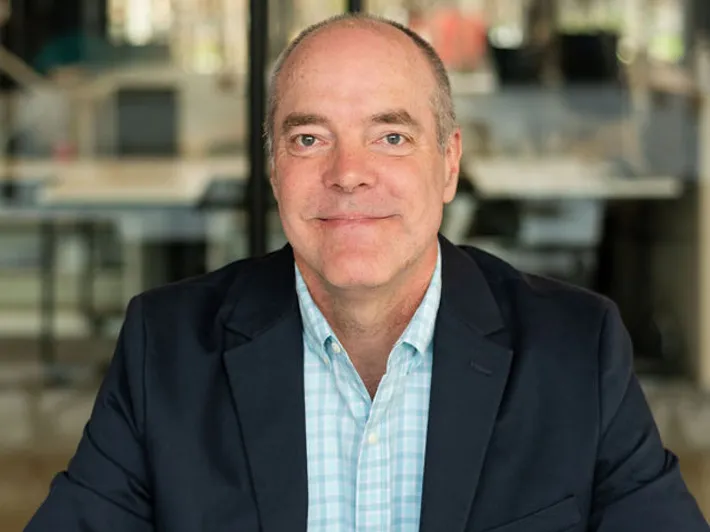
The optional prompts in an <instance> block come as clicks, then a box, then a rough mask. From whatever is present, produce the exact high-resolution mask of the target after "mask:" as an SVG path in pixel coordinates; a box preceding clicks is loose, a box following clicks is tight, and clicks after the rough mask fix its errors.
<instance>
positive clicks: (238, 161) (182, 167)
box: [40, 156, 248, 210]
mask: <svg viewBox="0 0 710 532" xmlns="http://www.w3.org/2000/svg"><path fill="white" fill-rule="evenodd" d="M55 173H56V174H55V175H56V180H55V181H54V182H53V183H51V184H48V185H47V186H46V187H45V189H44V190H43V191H42V194H41V196H40V203H41V204H42V205H43V206H45V207H54V208H62V207H64V208H73V209H84V208H86V209H100V210H106V209H109V210H110V209H129V210H135V209H141V208H146V207H149V208H160V207H178V208H179V207H185V208H191V207H195V206H197V205H198V203H199V202H200V201H201V199H202V198H203V196H204V195H205V194H206V192H207V190H208V188H209V186H210V184H211V182H212V181H213V180H216V179H221V180H224V179H229V180H234V181H238V182H241V181H244V182H246V179H247V173H248V163H247V160H246V158H245V157H240V156H236V157H231V158H215V159H195V160H191V159H190V160H187V159H186V160H175V159H173V160H170V159H168V160H150V159H147V160H126V159H123V160H122V159H117V160H94V161H86V162H83V161H82V162H76V163H72V164H65V165H59V166H58V167H57V168H56V169H55Z"/></svg>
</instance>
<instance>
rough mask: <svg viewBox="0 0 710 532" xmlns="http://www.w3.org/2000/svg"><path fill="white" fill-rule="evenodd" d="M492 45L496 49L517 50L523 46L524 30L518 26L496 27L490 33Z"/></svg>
mask: <svg viewBox="0 0 710 532" xmlns="http://www.w3.org/2000/svg"><path fill="white" fill-rule="evenodd" d="M490 38H491V44H492V45H493V46H495V47H496V48H503V49H515V48H520V47H521V46H522V45H523V40H524V38H525V35H524V34H523V29H522V28H520V27H516V26H496V27H495V28H492V29H491V31H490Z"/></svg>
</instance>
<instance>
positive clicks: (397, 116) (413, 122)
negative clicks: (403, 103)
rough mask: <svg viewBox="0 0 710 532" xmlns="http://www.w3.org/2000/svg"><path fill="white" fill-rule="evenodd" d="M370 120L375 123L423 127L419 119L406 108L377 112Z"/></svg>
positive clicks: (418, 128)
mask: <svg viewBox="0 0 710 532" xmlns="http://www.w3.org/2000/svg"><path fill="white" fill-rule="evenodd" d="M370 121H371V122H373V123H375V124H386V125H395V126H407V127H411V128H414V129H416V130H421V129H422V125H421V124H420V123H419V121H418V120H417V119H415V118H414V117H413V116H412V115H410V114H409V113H408V112H407V111H406V110H404V109H394V110H392V111H385V112H383V113H377V114H375V115H373V116H372V117H370Z"/></svg>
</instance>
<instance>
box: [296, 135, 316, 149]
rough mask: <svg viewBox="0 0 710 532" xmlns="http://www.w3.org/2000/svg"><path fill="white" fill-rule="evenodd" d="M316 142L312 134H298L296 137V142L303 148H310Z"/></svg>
mask: <svg viewBox="0 0 710 532" xmlns="http://www.w3.org/2000/svg"><path fill="white" fill-rule="evenodd" d="M315 143H316V138H315V137H314V136H313V135H298V136H297V137H296V144H299V145H301V146H303V147H304V148H310V147H311V146H313V145H314V144H315Z"/></svg>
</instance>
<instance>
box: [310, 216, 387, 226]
mask: <svg viewBox="0 0 710 532" xmlns="http://www.w3.org/2000/svg"><path fill="white" fill-rule="evenodd" d="M389 218H392V217H391V216H359V215H352V216H334V217H332V218H318V221H320V222H323V223H327V224H333V225H347V224H365V223H372V222H381V221H382V220H387V219H389Z"/></svg>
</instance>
